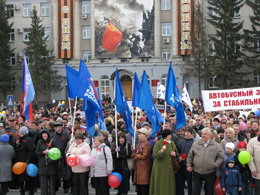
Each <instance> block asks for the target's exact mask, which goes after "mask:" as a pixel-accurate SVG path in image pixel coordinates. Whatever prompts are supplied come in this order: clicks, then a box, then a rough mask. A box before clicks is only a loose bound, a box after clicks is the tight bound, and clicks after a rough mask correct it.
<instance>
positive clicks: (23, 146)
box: [15, 134, 35, 181]
mask: <svg viewBox="0 0 260 195" xmlns="http://www.w3.org/2000/svg"><path fill="white" fill-rule="evenodd" d="M34 148H35V147H34V143H33V140H32V138H30V137H29V135H28V134H27V135H24V136H23V137H20V141H19V143H18V144H17V146H16V157H15V160H16V162H26V163H27V164H28V163H34V161H35V153H34ZM18 180H19V181H31V180H32V177H29V176H28V175H27V173H26V171H25V172H23V173H22V174H20V175H18Z"/></svg>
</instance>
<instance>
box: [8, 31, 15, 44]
mask: <svg viewBox="0 0 260 195" xmlns="http://www.w3.org/2000/svg"><path fill="white" fill-rule="evenodd" d="M9 35H10V38H9V42H14V40H15V36H14V29H11V32H10V33H9Z"/></svg>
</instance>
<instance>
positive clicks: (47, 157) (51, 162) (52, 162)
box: [45, 139, 62, 164]
mask: <svg viewBox="0 0 260 195" xmlns="http://www.w3.org/2000/svg"><path fill="white" fill-rule="evenodd" d="M52 140H53V139H51V141H50V143H49V145H48V146H47V149H50V146H51V143H52ZM45 158H46V160H47V162H48V163H50V164H54V163H57V162H59V161H60V160H61V159H62V156H61V155H60V158H59V159H57V160H52V159H50V157H49V155H48V154H46V155H45Z"/></svg>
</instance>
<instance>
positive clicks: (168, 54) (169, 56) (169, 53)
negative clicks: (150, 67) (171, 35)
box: [162, 50, 172, 61]
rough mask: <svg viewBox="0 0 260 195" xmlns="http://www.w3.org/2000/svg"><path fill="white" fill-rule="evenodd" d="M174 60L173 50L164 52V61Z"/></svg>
mask: <svg viewBox="0 0 260 195" xmlns="http://www.w3.org/2000/svg"><path fill="white" fill-rule="evenodd" d="M171 59H172V51H171V50H162V61H169V60H171Z"/></svg>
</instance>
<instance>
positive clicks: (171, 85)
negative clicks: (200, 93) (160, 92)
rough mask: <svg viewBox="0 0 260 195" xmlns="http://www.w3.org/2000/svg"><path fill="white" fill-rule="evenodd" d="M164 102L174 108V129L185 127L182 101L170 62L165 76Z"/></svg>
mask: <svg viewBox="0 0 260 195" xmlns="http://www.w3.org/2000/svg"><path fill="white" fill-rule="evenodd" d="M165 101H167V103H168V104H170V105H171V106H173V107H174V108H175V115H176V129H177V130H178V129H180V128H182V127H184V126H186V118H185V113H184V107H183V104H182V99H181V95H180V92H179V89H178V85H177V82H176V78H175V75H174V72H173V69H172V62H171V63H170V66H169V70H168V75H167V82H166V90H165Z"/></svg>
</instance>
